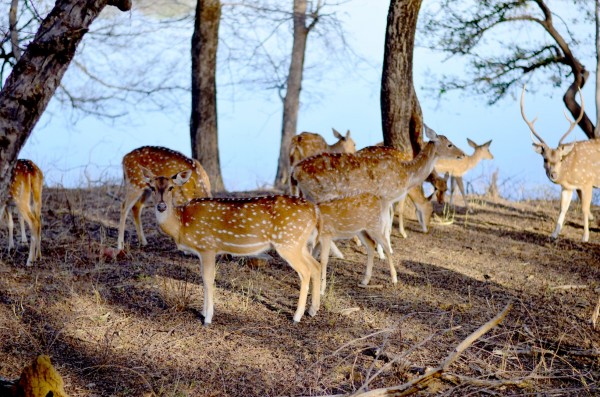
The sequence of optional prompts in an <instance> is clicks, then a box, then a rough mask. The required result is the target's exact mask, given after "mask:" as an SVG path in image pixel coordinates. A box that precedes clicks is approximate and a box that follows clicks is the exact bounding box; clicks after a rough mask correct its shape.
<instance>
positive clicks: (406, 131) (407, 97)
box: [381, 0, 423, 155]
mask: <svg viewBox="0 0 600 397" xmlns="http://www.w3.org/2000/svg"><path fill="white" fill-rule="evenodd" d="M421 1H422V0H391V2H390V8H389V10H388V19H387V28H386V34H385V53H384V58H383V73H382V77H381V121H382V128H383V142H384V144H385V145H386V146H393V147H396V148H398V149H401V150H404V151H408V150H409V149H412V151H413V155H416V154H417V153H418V152H419V150H420V144H421V140H422V131H423V115H422V113H421V106H420V105H419V99H418V98H417V95H416V93H415V88H414V85H413V73H412V69H413V49H414V42H415V31H416V28H417V18H418V16H419V9H420V8H421Z"/></svg>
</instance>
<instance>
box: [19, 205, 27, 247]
mask: <svg viewBox="0 0 600 397" xmlns="http://www.w3.org/2000/svg"><path fill="white" fill-rule="evenodd" d="M17 216H18V217H19V227H20V228H21V242H22V243H23V244H27V233H25V219H24V218H23V216H21V213H20V212H19V213H18V214H17Z"/></svg>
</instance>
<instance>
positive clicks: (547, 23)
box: [535, 0, 594, 139]
mask: <svg viewBox="0 0 600 397" xmlns="http://www.w3.org/2000/svg"><path fill="white" fill-rule="evenodd" d="M535 2H536V4H537V5H538V7H540V9H541V10H542V12H543V13H544V19H543V20H537V22H538V23H540V24H541V25H542V26H543V27H544V29H546V32H548V34H549V35H550V36H551V37H552V38H553V39H554V41H555V42H556V44H558V46H559V47H560V49H561V50H562V52H563V54H564V63H565V64H566V65H568V66H569V67H570V68H571V71H572V72H573V83H572V84H571V85H570V86H569V88H568V89H567V92H566V93H565V95H564V96H563V102H564V103H565V105H566V106H567V109H569V112H570V113H571V115H572V116H573V118H574V119H577V118H578V117H579V113H580V112H581V106H579V104H578V103H577V101H576V100H575V97H576V96H577V91H578V88H580V89H583V86H584V85H585V83H586V81H587V78H588V75H589V72H588V71H587V70H585V66H583V64H582V63H581V62H579V59H577V58H576V57H575V55H573V52H571V48H570V47H569V43H567V41H566V40H565V39H564V38H563V37H562V36H561V34H560V33H559V32H558V31H557V30H556V29H555V28H554V22H553V20H552V11H551V10H550V8H548V5H546V3H545V2H544V0H535ZM579 127H580V128H581V129H582V130H583V132H584V133H585V135H587V137H588V138H590V139H592V138H594V124H593V123H592V121H591V120H590V119H589V117H588V116H587V114H584V115H583V118H582V119H581V121H580V122H579Z"/></svg>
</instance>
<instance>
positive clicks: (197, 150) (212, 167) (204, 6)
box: [190, 0, 225, 191]
mask: <svg viewBox="0 0 600 397" xmlns="http://www.w3.org/2000/svg"><path fill="white" fill-rule="evenodd" d="M220 20H221V2H220V1H219V0H198V3H197V5H196V19H195V23H194V34H193V35H192V115H191V120H190V137H191V141H192V157H193V158H195V159H197V160H199V161H200V163H201V164H202V166H203V167H204V169H205V170H206V173H207V174H208V177H209V178H210V183H211V185H212V188H213V190H215V191H222V190H225V186H224V185H223V177H222V176H221V162H220V160H219V136H218V129H217V83H216V70H217V46H218V43H219V22H220Z"/></svg>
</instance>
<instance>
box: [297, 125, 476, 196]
mask: <svg viewBox="0 0 600 397" xmlns="http://www.w3.org/2000/svg"><path fill="white" fill-rule="evenodd" d="M425 133H426V135H427V137H428V138H429V142H428V143H427V144H426V145H425V146H424V147H423V149H422V150H421V152H419V154H418V155H417V156H416V157H415V158H414V159H413V160H411V161H402V160H400V159H399V158H398V156H391V155H380V156H377V155H374V156H357V155H354V154H340V153H324V154H321V155H319V156H314V157H310V158H308V159H305V160H303V161H301V162H300V163H298V164H297V165H296V166H295V167H294V169H293V172H292V183H293V184H296V185H298V186H299V188H300V190H301V191H302V192H303V193H304V194H305V195H306V197H308V198H309V199H311V200H313V201H315V202H317V203H319V202H323V201H327V200H332V199H334V198H338V197H342V196H347V195H354V194H359V193H363V192H369V193H372V194H375V195H376V196H379V197H381V198H382V199H383V200H384V201H385V202H388V203H393V202H397V201H399V200H400V199H402V198H404V196H406V194H407V193H408V191H409V190H411V189H412V188H414V187H417V186H420V185H421V184H422V183H423V181H424V180H425V178H427V175H429V174H430V173H431V171H432V170H433V167H434V165H435V162H436V161H437V160H438V159H439V158H462V157H463V156H464V153H463V152H462V150H460V149H458V148H457V147H456V146H454V144H453V143H452V142H450V140H448V138H446V137H445V136H443V135H437V134H436V133H435V132H434V131H433V130H431V129H426V130H425ZM391 150H395V149H391Z"/></svg>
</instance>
